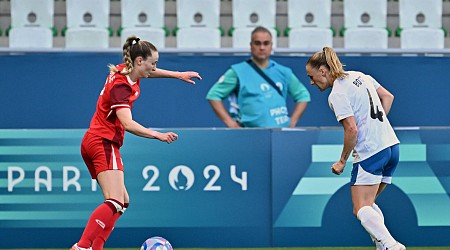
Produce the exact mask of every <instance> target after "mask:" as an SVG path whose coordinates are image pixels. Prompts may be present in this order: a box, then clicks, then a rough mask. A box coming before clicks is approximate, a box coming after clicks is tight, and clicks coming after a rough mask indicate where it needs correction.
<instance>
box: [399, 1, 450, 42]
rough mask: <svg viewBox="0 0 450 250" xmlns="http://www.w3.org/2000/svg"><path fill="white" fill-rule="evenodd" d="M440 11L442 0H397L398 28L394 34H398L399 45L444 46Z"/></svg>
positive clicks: (441, 9)
mask: <svg viewBox="0 0 450 250" xmlns="http://www.w3.org/2000/svg"><path fill="white" fill-rule="evenodd" d="M442 11H443V3H442V0H427V1H417V0H399V28H398V29H397V32H396V35H397V36H400V47H401V48H415V49H421V48H423V49H427V48H444V45H445V41H444V38H445V31H444V30H443V29H442ZM428 36H429V37H428Z"/></svg>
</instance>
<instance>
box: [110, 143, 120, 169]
mask: <svg viewBox="0 0 450 250" xmlns="http://www.w3.org/2000/svg"><path fill="white" fill-rule="evenodd" d="M111 148H112V165H113V169H116V170H117V169H119V168H118V167H117V159H116V153H115V152H114V147H113V145H111Z"/></svg>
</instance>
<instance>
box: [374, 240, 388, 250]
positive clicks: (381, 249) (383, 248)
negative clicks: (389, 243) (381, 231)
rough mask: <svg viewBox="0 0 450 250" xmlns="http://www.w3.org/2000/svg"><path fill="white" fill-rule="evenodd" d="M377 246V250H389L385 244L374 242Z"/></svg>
mask: <svg viewBox="0 0 450 250" xmlns="http://www.w3.org/2000/svg"><path fill="white" fill-rule="evenodd" d="M373 242H374V243H375V246H376V247H377V250H386V249H387V248H386V247H384V245H383V243H381V241H377V240H374V241H373Z"/></svg>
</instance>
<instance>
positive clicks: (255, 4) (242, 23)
mask: <svg viewBox="0 0 450 250" xmlns="http://www.w3.org/2000/svg"><path fill="white" fill-rule="evenodd" d="M261 6H264V8H261ZM232 17H233V26H232V27H231V31H230V32H229V34H230V35H231V36H232V38H233V39H232V41H233V43H232V46H233V48H249V47H250V45H249V43H250V37H251V32H252V30H253V29H254V28H255V27H256V26H264V27H266V28H268V29H269V30H270V31H271V33H272V37H273V38H274V39H273V47H274V48H276V47H277V39H275V38H276V37H277V36H278V32H277V31H276V0H233V1H232Z"/></svg>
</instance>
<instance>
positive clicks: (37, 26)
mask: <svg viewBox="0 0 450 250" xmlns="http://www.w3.org/2000/svg"><path fill="white" fill-rule="evenodd" d="M53 15H54V1H53V0H11V29H10V30H9V47H11V48H52V47H53V33H52V27H53ZM55 35H56V34H55ZM30 41H32V42H30Z"/></svg>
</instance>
